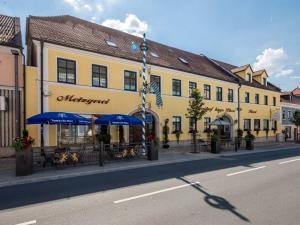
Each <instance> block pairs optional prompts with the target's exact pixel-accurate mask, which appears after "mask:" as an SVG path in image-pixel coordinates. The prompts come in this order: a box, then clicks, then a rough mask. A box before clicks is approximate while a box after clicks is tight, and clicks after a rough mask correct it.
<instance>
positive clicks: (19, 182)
mask: <svg viewBox="0 0 300 225" xmlns="http://www.w3.org/2000/svg"><path fill="white" fill-rule="evenodd" d="M299 147H300V146H299ZM299 147H296V146H292V147H285V148H283V147H281V148H275V149H268V150H259V149H258V150H254V151H249V152H248V151H247V152H245V151H243V152H228V153H221V154H218V155H206V156H205V157H203V158H200V157H195V158H188V159H175V160H169V161H165V162H159V161H157V162H149V163H146V164H140V165H129V166H124V167H119V168H108V169H100V170H90V171H84V172H76V173H69V174H63V175H55V176H45V177H38V178H28V179H26V178H25V179H26V180H17V181H8V182H1V183H0V188H3V187H9V186H16V185H22V184H30V183H37V182H43V181H53V180H61V179H66V178H73V177H81V176H87V175H95V174H103V173H109V172H117V171H124V170H130V169H138V168H146V167H153V166H160V165H168V164H174V163H180V162H191V161H197V160H205V159H217V158H221V159H222V157H224V156H236V155H249V154H255V153H263V152H272V151H280V150H291V149H298V148H299Z"/></svg>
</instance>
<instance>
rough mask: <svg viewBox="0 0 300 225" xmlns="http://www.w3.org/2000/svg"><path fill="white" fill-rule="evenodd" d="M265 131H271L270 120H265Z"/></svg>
mask: <svg viewBox="0 0 300 225" xmlns="http://www.w3.org/2000/svg"><path fill="white" fill-rule="evenodd" d="M264 130H269V120H264Z"/></svg>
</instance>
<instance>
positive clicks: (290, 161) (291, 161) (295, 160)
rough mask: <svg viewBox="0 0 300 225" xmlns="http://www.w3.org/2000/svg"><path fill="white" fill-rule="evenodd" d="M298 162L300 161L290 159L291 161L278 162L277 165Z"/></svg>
mask: <svg viewBox="0 0 300 225" xmlns="http://www.w3.org/2000/svg"><path fill="white" fill-rule="evenodd" d="M298 160H300V159H292V160H288V161H284V162H280V163H279V164H285V163H290V162H295V161H298Z"/></svg>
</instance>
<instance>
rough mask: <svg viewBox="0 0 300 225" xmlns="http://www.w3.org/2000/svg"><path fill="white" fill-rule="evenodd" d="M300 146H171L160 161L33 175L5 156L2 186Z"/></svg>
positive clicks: (0, 165) (1, 165)
mask: <svg viewBox="0 0 300 225" xmlns="http://www.w3.org/2000/svg"><path fill="white" fill-rule="evenodd" d="M297 147H300V145H297V144H294V143H293V144H291V143H289V144H286V143H283V144H277V145H276V146H274V145H273V146H263V147H257V149H255V150H254V151H246V150H241V151H238V152H234V151H228V152H222V153H221V154H217V155H215V154H211V153H207V152H201V153H200V154H193V153H190V152H189V148H183V147H180V148H179V147H178V148H174V147H173V148H170V149H169V150H163V149H161V151H160V153H159V160H157V161H148V160H134V161H126V160H124V161H118V162H108V163H105V164H104V166H103V167H99V165H87V166H78V167H76V166H75V167H68V168H63V169H48V170H43V171H37V172H35V173H34V174H32V175H29V176H25V177H16V176H15V168H14V166H15V164H14V163H15V159H14V158H4V159H0V187H5V186H13V185H18V184H26V183H34V182H40V181H48V180H57V179H63V178H69V177H76V176H84V175H92V174H99V173H107V172H112V171H120V170H127V169H135V168H141V167H150V166H157V165H165V164H171V163H177V162H186V161H193V160H201V159H210V158H220V157H223V156H233V155H240V154H252V153H256V152H266V151H276V150H280V149H289V148H297Z"/></svg>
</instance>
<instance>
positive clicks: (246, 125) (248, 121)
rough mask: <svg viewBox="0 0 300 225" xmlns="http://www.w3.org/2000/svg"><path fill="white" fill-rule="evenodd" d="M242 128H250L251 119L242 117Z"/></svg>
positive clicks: (246, 129)
mask: <svg viewBox="0 0 300 225" xmlns="http://www.w3.org/2000/svg"><path fill="white" fill-rule="evenodd" d="M244 130H245V131H248V130H251V119H244Z"/></svg>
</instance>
